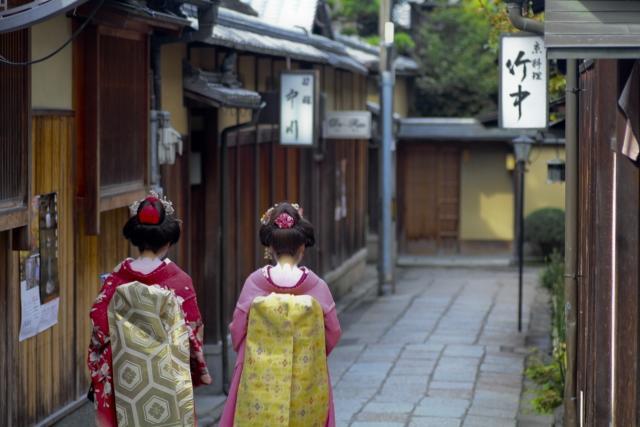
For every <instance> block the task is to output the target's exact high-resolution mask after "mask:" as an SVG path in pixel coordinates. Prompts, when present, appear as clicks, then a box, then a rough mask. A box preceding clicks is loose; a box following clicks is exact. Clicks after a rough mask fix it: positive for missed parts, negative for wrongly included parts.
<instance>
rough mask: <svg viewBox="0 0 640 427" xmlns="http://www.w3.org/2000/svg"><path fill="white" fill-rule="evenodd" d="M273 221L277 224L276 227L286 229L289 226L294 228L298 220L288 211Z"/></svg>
mask: <svg viewBox="0 0 640 427" xmlns="http://www.w3.org/2000/svg"><path fill="white" fill-rule="evenodd" d="M273 223H274V224H275V225H276V227H278V228H280V229H283V230H286V229H288V228H293V226H294V225H295V223H296V221H295V220H294V219H293V217H292V216H291V215H289V214H288V213H286V212H282V213H281V214H280V215H278V217H277V218H276V220H275V221H273Z"/></svg>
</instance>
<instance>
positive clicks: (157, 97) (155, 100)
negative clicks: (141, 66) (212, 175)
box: [149, 36, 163, 194]
mask: <svg viewBox="0 0 640 427" xmlns="http://www.w3.org/2000/svg"><path fill="white" fill-rule="evenodd" d="M161 47H162V41H161V40H160V38H158V37H153V36H152V37H151V52H150V53H151V70H152V73H153V84H152V88H153V93H152V95H151V109H152V110H154V111H153V112H151V122H152V123H155V125H152V126H151V127H150V130H151V132H152V134H151V138H149V141H150V143H149V150H150V153H149V160H150V163H151V164H150V168H149V169H150V170H149V183H150V184H151V189H152V190H154V191H156V192H158V193H159V194H162V193H163V191H162V186H161V185H160V184H161V183H160V180H161V176H160V163H159V161H158V143H159V141H158V129H159V127H160V117H159V116H158V113H157V112H158V111H160V110H161V109H162V72H161V61H160V58H161Z"/></svg>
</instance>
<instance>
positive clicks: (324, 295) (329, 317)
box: [316, 280, 342, 355]
mask: <svg viewBox="0 0 640 427" xmlns="http://www.w3.org/2000/svg"><path fill="white" fill-rule="evenodd" d="M316 298H317V299H318V300H319V301H320V303H321V305H322V309H323V311H324V336H325V346H326V349H327V355H328V354H329V353H331V351H332V350H333V349H334V348H335V346H336V345H337V344H338V341H340V336H341V335H342V330H341V328H340V321H339V320H338V313H337V312H336V303H335V302H334V301H333V296H332V295H331V290H330V289H329V286H328V285H327V284H326V283H325V282H324V281H323V280H320V281H319V282H318V289H317V295H316Z"/></svg>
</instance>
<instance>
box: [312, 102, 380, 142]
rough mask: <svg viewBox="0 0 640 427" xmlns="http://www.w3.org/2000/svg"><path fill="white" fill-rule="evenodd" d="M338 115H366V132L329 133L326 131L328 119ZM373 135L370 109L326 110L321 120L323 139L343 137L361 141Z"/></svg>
mask: <svg viewBox="0 0 640 427" xmlns="http://www.w3.org/2000/svg"><path fill="white" fill-rule="evenodd" d="M339 115H343V116H345V117H349V116H352V117H356V116H360V117H364V116H366V121H367V125H368V127H367V134H366V135H364V134H363V135H347V134H343V135H335V136H334V135H331V134H330V133H329V131H328V129H329V124H328V122H329V120H332V119H334V118H335V116H339ZM372 136H373V117H372V114H371V112H370V111H366V110H363V111H357V110H348V111H327V112H326V113H325V114H324V117H323V120H322V138H323V139H344V140H357V141H362V140H368V139H371V138H372Z"/></svg>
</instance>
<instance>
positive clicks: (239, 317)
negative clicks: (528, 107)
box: [229, 276, 261, 353]
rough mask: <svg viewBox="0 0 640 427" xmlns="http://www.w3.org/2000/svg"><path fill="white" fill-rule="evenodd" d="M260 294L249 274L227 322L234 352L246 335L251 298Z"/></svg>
mask: <svg viewBox="0 0 640 427" xmlns="http://www.w3.org/2000/svg"><path fill="white" fill-rule="evenodd" d="M260 294H261V292H260V290H259V289H258V287H257V286H256V284H255V283H254V281H253V280H252V279H251V276H249V277H248V278H247V280H246V281H245V282H244V285H243V286H242V291H241V292H240V296H239V297H238V302H237V304H236V308H235V309H234V310H233V319H232V320H231V323H230V324H229V332H230V333H231V344H232V346H233V350H234V351H235V352H236V353H237V352H238V350H239V349H240V345H241V344H242V343H243V342H244V339H245V337H246V336H247V324H248V322H249V309H250V307H251V303H252V302H253V299H254V298H255V297H256V296H258V295H260Z"/></svg>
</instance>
